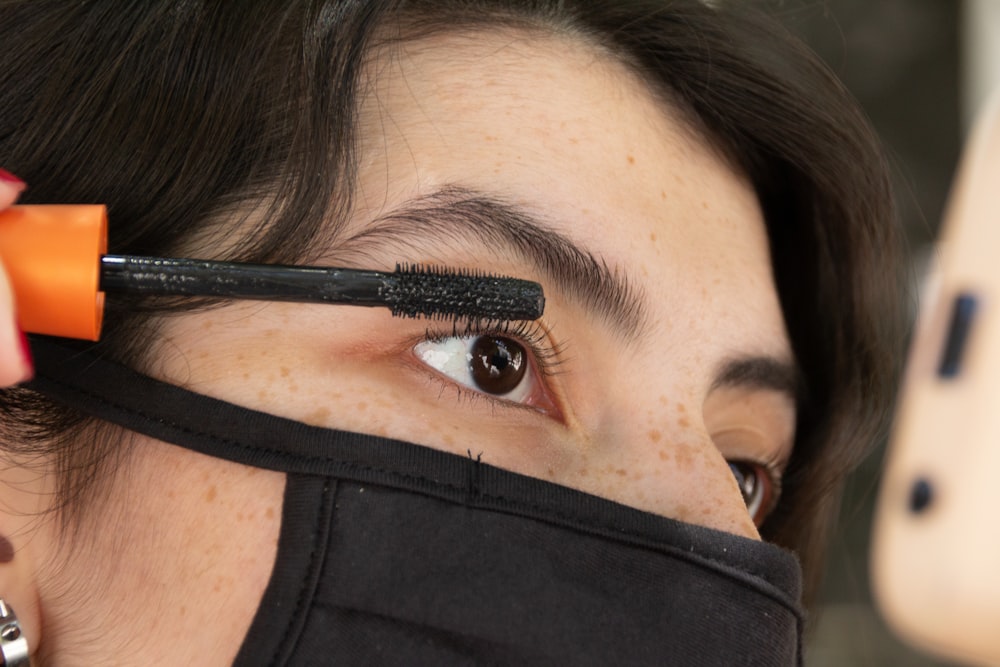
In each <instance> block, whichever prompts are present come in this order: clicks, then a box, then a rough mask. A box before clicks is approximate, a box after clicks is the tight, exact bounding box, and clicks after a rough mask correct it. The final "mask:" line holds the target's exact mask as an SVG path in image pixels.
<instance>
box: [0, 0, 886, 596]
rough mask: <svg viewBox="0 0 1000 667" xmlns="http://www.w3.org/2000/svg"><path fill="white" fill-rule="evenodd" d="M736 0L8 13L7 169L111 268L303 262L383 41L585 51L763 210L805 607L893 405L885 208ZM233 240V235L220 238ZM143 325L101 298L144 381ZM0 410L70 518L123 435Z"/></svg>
mask: <svg viewBox="0 0 1000 667" xmlns="http://www.w3.org/2000/svg"><path fill="white" fill-rule="evenodd" d="M731 4H732V6H730V5H729V4H725V3H714V2H713V3H705V2H702V1H701V0H520V1H515V0H412V1H407V0H368V1H362V0H308V1H302V2H285V1H279V0H276V1H273V2H238V3H237V2H221V1H220V2H210V1H208V0H188V1H184V2H176V1H175V0H169V1H164V2H154V1H153V0H143V1H133V2H118V1H115V2H111V1H108V2H77V3H64V2H58V1H55V0H0V62H2V63H3V64H4V66H3V67H2V68H0V91H3V93H2V95H0V160H2V161H3V166H4V167H5V168H7V169H10V170H11V171H13V172H14V173H17V174H18V175H20V176H21V177H22V178H25V179H26V180H27V182H28V183H29V184H30V189H29V190H28V192H27V193H26V194H25V196H24V198H23V200H24V201H25V202H38V203H60V202H72V203H87V202H97V203H105V204H107V205H108V207H109V214H110V219H111V221H112V224H111V230H110V248H111V251H112V252H116V253H133V254H157V255H171V254H180V253H181V252H183V251H184V250H189V249H192V248H196V249H198V251H199V253H198V254H200V255H203V256H207V255H213V256H217V257H224V258H227V259H240V260H244V261H277V262H302V261H306V260H308V259H309V249H310V248H312V247H317V246H320V245H323V244H324V243H334V242H336V237H337V233H338V230H339V226H338V223H339V221H341V220H343V219H344V218H345V215H346V212H347V211H348V210H349V208H350V205H351V192H352V186H353V169H354V164H355V160H354V149H355V144H354V139H355V137H354V117H355V112H356V105H357V101H358V100H357V97H358V94H357V91H358V87H359V74H360V72H361V71H362V70H363V67H364V64H365V60H366V58H367V57H368V56H369V54H371V53H373V51H372V49H373V48H374V47H375V46H376V45H379V44H389V43H391V42H392V41H393V40H399V39H403V40H407V39H414V38H416V37H418V36H422V35H428V34H433V33H436V32H443V31H454V30H461V29H484V28H486V29H489V28H490V27H493V26H505V27H512V28H521V29H526V30H540V31H550V32H561V33H565V34H571V35H576V36H579V37H580V38H582V39H586V40H588V41H589V42H590V43H592V44H595V45H597V46H599V47H600V48H602V49H604V50H605V51H606V52H607V53H608V54H609V57H614V58H618V59H619V60H621V62H623V63H625V64H626V65H627V66H628V67H630V68H632V69H633V70H634V71H635V72H637V73H638V74H639V75H640V76H641V77H642V79H643V80H644V81H646V82H647V84H648V85H649V86H650V88H651V89H652V90H654V91H655V92H656V93H658V94H660V95H662V96H663V98H664V99H665V100H669V103H670V104H672V105H673V106H675V107H676V108H678V109H680V110H681V111H682V112H684V113H686V115H687V116H688V117H689V118H690V123H691V125H692V126H693V128H694V129H695V130H696V131H698V132H700V133H701V134H702V136H704V137H705V139H706V140H707V141H708V142H710V143H711V144H712V145H714V146H715V147H717V148H718V149H719V150H720V151H722V152H723V153H724V154H725V155H727V156H728V157H729V158H730V159H731V160H732V162H733V163H734V164H735V165H736V166H738V168H739V169H741V170H742V171H743V172H745V173H746V174H747V175H748V177H749V178H750V179H751V180H752V182H753V184H754V186H755V188H756V191H757V193H758V196H759V199H760V203H761V206H762V208H763V211H764V214H765V219H766V223H767V228H768V233H769V237H770V242H771V249H772V256H773V264H774V273H775V278H776V283H777V287H778V292H779V297H780V300H781V304H782V307H783V311H784V315H785V321H786V324H787V327H788V331H789V334H790V337H791V341H792V346H793V350H794V353H795V355H796V358H797V361H798V363H799V365H800V368H801V371H802V377H803V384H804V392H803V395H802V397H801V400H800V402H799V403H800V404H799V406H798V407H799V424H798V432H797V436H796V444H795V450H794V454H793V456H792V460H791V464H790V466H789V468H788V471H787V474H786V478H785V480H784V495H783V499H782V502H781V503H780V505H779V506H778V508H777V509H776V511H775V512H774V514H773V515H772V516H771V518H770V519H769V520H768V521H767V523H766V524H765V526H764V528H763V534H764V536H765V538H766V539H769V540H772V541H774V542H777V543H778V544H781V545H784V546H786V547H788V548H791V549H794V550H795V551H797V552H798V553H799V555H800V558H801V559H802V563H803V566H804V568H805V571H806V576H807V598H808V597H809V596H810V595H811V593H812V592H814V591H815V584H816V582H817V581H818V575H819V570H820V566H821V561H822V552H823V548H824V545H825V541H826V538H827V535H828V532H829V528H830V525H831V521H832V519H833V517H834V515H835V512H836V509H837V507H838V505H839V501H838V493H839V489H840V485H841V482H842V481H843V477H844V475H845V474H846V473H847V472H848V471H849V470H850V469H851V468H853V467H854V466H855V465H856V464H857V463H858V462H859V461H860V460H861V458H862V457H863V456H865V454H866V453H867V452H868V451H869V448H870V446H871V445H872V444H873V443H874V442H876V440H877V438H878V437H879V436H880V435H881V434H882V432H883V429H884V427H885V425H886V421H887V416H888V413H889V409H890V407H891V403H892V397H893V392H894V387H895V383H896V373H897V370H898V369H897V367H898V363H899V359H900V347H901V327H900V322H901V308H900V302H901V282H900V277H899V276H900V273H899V262H898V245H897V244H898V241H897V230H896V224H895V214H894V209H893V205H892V198H891V194H890V190H889V185H888V178H887V174H886V167H885V164H884V160H883V158H882V155H881V153H880V149H879V145H878V142H877V140H876V138H875V137H874V136H873V134H872V132H871V130H870V129H869V127H868V125H867V123H866V122H865V119H864V117H863V115H862V113H861V112H860V111H859V109H858V108H857V107H856V105H855V104H854V102H853V101H852V100H851V98H850V96H849V95H848V94H847V93H846V92H845V91H844V89H843V88H842V86H841V85H840V84H839V83H838V81H837V80H836V79H835V77H833V76H832V75H831V74H830V73H829V72H828V71H827V70H826V69H825V68H824V67H823V66H822V65H821V64H820V63H819V61H818V60H817V58H816V57H815V56H814V55H813V54H812V53H810V52H809V51H808V49H806V48H804V47H803V46H801V45H799V44H798V43H797V42H796V41H795V40H794V39H792V38H791V37H789V36H788V35H787V34H785V33H784V32H783V31H782V30H781V29H780V28H778V27H777V26H776V24H774V23H773V22H771V21H769V20H767V19H766V18H762V15H761V14H760V12H757V11H754V10H752V9H749V8H747V6H746V3H744V2H742V1H741V2H734V3H731ZM247 211H254V212H255V213H254V215H252V216H250V215H247V214H246V213H247ZM237 225H238V227H237ZM236 229H239V230H240V232H241V233H240V236H239V238H238V242H236V243H232V242H231V240H230V241H229V242H227V243H226V244H224V245H223V244H222V243H218V242H213V240H212V239H215V238H221V237H219V236H217V234H219V233H220V232H221V233H222V234H226V235H232V233H233V230H236ZM160 307H162V304H160ZM189 307H191V305H190V304H177V308H179V309H182V308H189ZM149 326H150V312H149V309H148V308H147V307H146V305H145V304H143V303H142V302H138V301H130V300H124V299H119V300H117V301H112V300H109V308H108V312H107V315H106V329H105V335H104V338H103V340H102V342H101V343H100V344H98V349H99V351H100V352H101V353H102V354H104V355H106V356H109V357H111V358H115V359H118V360H121V361H123V362H125V363H128V364H131V365H133V366H136V367H138V368H148V367H149V364H150V363H151V360H149V359H145V358H144V357H143V355H142V349H141V348H140V346H139V345H138V344H137V341H139V340H141V339H144V338H145V337H146V336H147V335H148V334H147V333H144V331H145V329H144V328H146V327H149ZM143 347H145V346H143ZM0 415H2V420H0V435H2V437H3V442H4V446H5V447H6V449H7V450H8V451H11V452H15V453H19V454H25V453H43V454H46V455H54V456H55V460H56V461H57V462H58V465H59V468H60V470H61V471H62V475H63V479H64V483H63V488H62V490H61V491H62V498H63V500H64V503H65V506H66V507H67V508H68V509H69V510H72V509H73V508H79V507H80V506H81V504H82V500H81V497H80V494H82V493H83V492H84V491H88V493H89V492H90V491H93V490H94V489H96V488H99V487H101V486H102V485H101V484H91V483H90V482H91V481H92V480H95V479H104V478H106V477H107V475H110V474H112V472H113V468H114V466H115V465H116V462H117V461H118V460H119V456H120V455H119V453H116V449H115V448H116V446H117V445H118V443H119V442H120V440H121V437H120V434H119V436H118V437H113V436H111V437H99V435H95V433H97V431H95V430H94V429H92V428H90V429H89V430H85V429H84V427H85V426H87V423H86V421H85V420H84V419H83V418H82V417H80V416H79V415H75V414H71V413H68V412H66V411H65V410H63V409H60V408H58V407H57V406H54V405H52V404H50V403H49V402H47V401H46V400H45V399H44V398H43V397H40V396H37V395H35V394H32V393H31V392H28V391H26V390H23V389H14V390H8V391H6V392H4V393H3V396H2V397H0ZM98 431H99V429H98ZM82 433H86V437H84V436H83V435H81V434H82ZM65 514H66V515H67V516H70V515H72V511H68V512H66V513H65Z"/></svg>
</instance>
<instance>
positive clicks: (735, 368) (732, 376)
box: [712, 356, 804, 401]
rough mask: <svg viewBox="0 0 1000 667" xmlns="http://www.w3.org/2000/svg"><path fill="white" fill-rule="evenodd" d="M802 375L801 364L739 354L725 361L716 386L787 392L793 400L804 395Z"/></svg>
mask: <svg viewBox="0 0 1000 667" xmlns="http://www.w3.org/2000/svg"><path fill="white" fill-rule="evenodd" d="M803 386H804V385H803V382H802V375H801V372H800V370H799V368H798V366H797V365H796V364H794V363H792V362H789V361H783V360H781V359H778V358H777V357H767V356H752V357H736V358H732V359H727V360H725V361H723V362H722V364H721V365H720V366H719V368H718V370H717V371H716V373H715V380H714V381H713V382H712V389H718V388H720V387H746V388H748V389H766V390H770V391H776V392H780V393H783V394H787V395H788V397H789V398H791V399H792V400H793V401H797V400H799V399H800V398H801V394H802V391H803Z"/></svg>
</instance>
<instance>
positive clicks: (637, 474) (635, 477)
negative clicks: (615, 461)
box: [632, 470, 645, 482]
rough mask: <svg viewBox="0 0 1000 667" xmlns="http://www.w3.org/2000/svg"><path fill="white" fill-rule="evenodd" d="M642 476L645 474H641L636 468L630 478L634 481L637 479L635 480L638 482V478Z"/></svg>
mask: <svg viewBox="0 0 1000 667" xmlns="http://www.w3.org/2000/svg"><path fill="white" fill-rule="evenodd" d="M643 477H645V475H643V474H642V473H641V472H640V471H638V470H637V471H635V472H634V473H632V479H633V480H635V481H637V482H638V481H639V480H640V479H642V478H643Z"/></svg>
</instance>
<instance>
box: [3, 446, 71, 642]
mask: <svg viewBox="0 0 1000 667" xmlns="http://www.w3.org/2000/svg"><path fill="white" fill-rule="evenodd" d="M52 486H53V485H52V484H51V476H50V475H47V474H45V473H42V472H40V471H39V470H38V467H37V464H36V465H35V466H31V467H30V468H29V467H25V466H21V465H18V463H17V462H16V461H12V460H11V458H10V457H6V456H5V457H3V460H2V463H0V599H3V601H4V603H6V605H7V606H8V607H9V608H10V609H11V610H12V611H13V612H14V614H16V615H17V619H18V622H19V624H20V626H21V632H22V635H23V636H24V638H25V639H26V640H27V642H28V650H29V652H30V654H31V655H32V656H35V655H36V653H37V651H38V647H39V644H40V643H41V639H42V609H41V600H40V596H39V586H38V583H39V582H38V571H39V566H40V565H41V564H42V563H44V562H45V557H46V555H48V554H50V553H51V552H50V548H52V547H53V546H54V544H55V542H54V540H53V536H54V533H53V531H54V530H55V529H56V527H57V525H58V522H57V521H53V520H52V519H53V516H54V515H52V512H51V509H52V507H51V503H52V498H54V497H55V496H54V495H53V492H54V490H55V489H54V488H52Z"/></svg>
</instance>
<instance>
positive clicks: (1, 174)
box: [0, 169, 27, 190]
mask: <svg viewBox="0 0 1000 667" xmlns="http://www.w3.org/2000/svg"><path fill="white" fill-rule="evenodd" d="M0 181H2V182H4V183H6V184H8V185H12V186H14V188H15V189H17V190H23V189H24V188H25V187H26V185H27V184H26V183H25V182H24V181H22V180H21V179H20V178H18V177H17V176H15V175H14V174H12V173H10V172H9V171H7V170H6V169H0Z"/></svg>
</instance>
